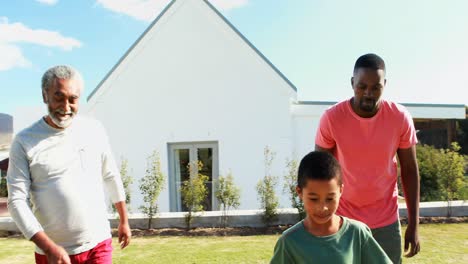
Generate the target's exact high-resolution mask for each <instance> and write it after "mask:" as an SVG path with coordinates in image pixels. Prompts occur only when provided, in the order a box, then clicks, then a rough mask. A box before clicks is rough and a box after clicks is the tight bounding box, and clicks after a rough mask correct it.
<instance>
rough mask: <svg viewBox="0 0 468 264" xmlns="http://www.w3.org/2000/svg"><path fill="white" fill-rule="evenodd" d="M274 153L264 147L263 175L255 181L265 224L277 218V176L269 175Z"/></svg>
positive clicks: (269, 223)
mask: <svg viewBox="0 0 468 264" xmlns="http://www.w3.org/2000/svg"><path fill="white" fill-rule="evenodd" d="M275 155H276V153H275V152H272V151H271V150H270V149H269V148H268V146H267V147H265V150H264V156H265V177H263V178H262V179H260V181H259V182H258V183H257V186H256V189H257V193H258V199H259V201H260V204H261V208H262V209H263V214H262V221H263V222H264V223H265V225H267V226H269V225H271V223H272V222H273V221H275V220H277V219H278V212H277V211H276V209H277V208H278V205H279V202H278V197H277V196H276V193H275V189H276V185H277V184H278V178H277V177H276V176H273V175H271V172H270V170H271V164H272V162H273V159H274V158H275Z"/></svg>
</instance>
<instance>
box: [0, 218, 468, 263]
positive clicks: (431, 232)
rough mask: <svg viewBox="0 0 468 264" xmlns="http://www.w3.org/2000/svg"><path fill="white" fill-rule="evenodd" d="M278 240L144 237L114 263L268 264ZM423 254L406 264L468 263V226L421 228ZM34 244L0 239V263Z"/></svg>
mask: <svg viewBox="0 0 468 264" xmlns="http://www.w3.org/2000/svg"><path fill="white" fill-rule="evenodd" d="M277 238H278V236H275V235H268V236H243V237H239V236H237V237H141V238H134V239H133V240H132V244H131V245H130V246H129V247H128V248H127V249H125V250H123V251H122V250H120V249H119V248H118V245H117V243H116V241H115V239H114V248H115V250H114V263H116V264H120V263H142V264H143V263H163V264H168V263H268V260H269V259H270V257H271V255H272V251H273V247H274V245H275V242H276V240H277ZM420 239H421V241H422V251H421V253H420V254H419V255H417V256H415V257H413V258H411V259H404V263H431V264H436V263H468V223H463V224H424V225H421V233H420ZM33 248H34V247H33V244H32V243H31V242H28V241H25V240H24V239H13V238H0V263H8V264H16V263H34V260H33Z"/></svg>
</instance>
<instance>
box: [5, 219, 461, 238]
mask: <svg viewBox="0 0 468 264" xmlns="http://www.w3.org/2000/svg"><path fill="white" fill-rule="evenodd" d="M400 221H401V223H402V224H403V225H405V224H407V223H408V219H406V218H401V219H400ZM419 222H420V223H421V224H434V223H444V224H449V223H468V216H464V217H420V220H419ZM289 227H291V225H280V226H271V227H227V228H217V227H216V228H208V227H198V228H194V229H191V230H186V229H183V228H157V229H132V236H133V237H143V236H189V237H198V236H253V235H278V234H281V233H283V231H284V230H286V229H288V228H289ZM112 235H113V236H114V237H115V236H117V229H112ZM0 237H22V235H21V234H19V233H18V232H12V231H0Z"/></svg>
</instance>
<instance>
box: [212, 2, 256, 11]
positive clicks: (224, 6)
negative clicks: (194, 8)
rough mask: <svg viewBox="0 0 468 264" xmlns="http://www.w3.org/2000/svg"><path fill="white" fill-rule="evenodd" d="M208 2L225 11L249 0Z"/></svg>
mask: <svg viewBox="0 0 468 264" xmlns="http://www.w3.org/2000/svg"><path fill="white" fill-rule="evenodd" d="M209 2H210V3H211V4H213V5H214V6H215V7H216V8H218V9H220V10H225V11H227V10H230V9H234V8H239V7H243V6H246V5H247V4H248V3H249V0H209Z"/></svg>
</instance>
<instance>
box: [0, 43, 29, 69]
mask: <svg viewBox="0 0 468 264" xmlns="http://www.w3.org/2000/svg"><path fill="white" fill-rule="evenodd" d="M0 57H2V59H1V60H0V71H6V70H9V69H12V68H16V67H29V66H31V65H32V64H31V62H30V61H28V60H27V59H26V58H25V57H24V56H23V54H22V53H21V50H20V49H19V48H18V47H17V46H14V45H8V44H4V43H0Z"/></svg>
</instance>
